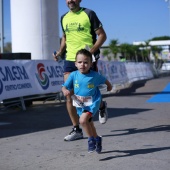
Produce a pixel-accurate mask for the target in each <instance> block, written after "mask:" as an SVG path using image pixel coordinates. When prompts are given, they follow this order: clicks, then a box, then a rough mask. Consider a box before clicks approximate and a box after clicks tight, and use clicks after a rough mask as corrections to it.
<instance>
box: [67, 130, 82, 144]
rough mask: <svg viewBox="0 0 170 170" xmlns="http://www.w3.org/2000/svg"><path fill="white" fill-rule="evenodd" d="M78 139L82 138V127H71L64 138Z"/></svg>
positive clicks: (68, 139) (69, 139)
mask: <svg viewBox="0 0 170 170" xmlns="http://www.w3.org/2000/svg"><path fill="white" fill-rule="evenodd" d="M78 139H83V132H82V129H78V130H76V129H75V128H73V130H72V131H71V132H70V133H69V135H67V136H66V137H65V138H64V141H73V140H78Z"/></svg>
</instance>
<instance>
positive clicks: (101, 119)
mask: <svg viewBox="0 0 170 170" xmlns="http://www.w3.org/2000/svg"><path fill="white" fill-rule="evenodd" d="M103 104H104V107H103V109H99V122H100V123H101V124H104V123H106V122H107V119H108V112H107V103H106V101H103Z"/></svg>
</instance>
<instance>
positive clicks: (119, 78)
mask: <svg viewBox="0 0 170 170" xmlns="http://www.w3.org/2000/svg"><path fill="white" fill-rule="evenodd" d="M63 64H64V61H60V62H54V61H52V60H1V61H0V102H2V101H3V100H6V99H13V98H19V100H21V103H23V100H24V98H25V100H26V99H29V96H30V98H31V99H34V98H36V97H37V96H36V95H46V94H51V93H55V94H56V93H59V92H61V85H62V84H63V82H64V81H63ZM98 69H99V73H100V74H102V75H104V76H106V77H107V79H108V80H109V81H110V82H111V83H112V85H113V90H115V88H116V86H117V85H120V84H121V85H126V84H130V83H133V82H134V81H138V80H146V79H151V78H153V77H154V73H153V69H152V65H151V64H149V63H133V62H129V63H126V62H113V61H111V62H109V61H102V60H99V61H98ZM22 107H23V109H25V108H24V105H23V104H22Z"/></svg>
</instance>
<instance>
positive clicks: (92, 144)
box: [88, 137, 96, 153]
mask: <svg viewBox="0 0 170 170" xmlns="http://www.w3.org/2000/svg"><path fill="white" fill-rule="evenodd" d="M95 149H96V141H95V139H94V138H93V137H91V138H89V139H88V153H92V152H94V151H95Z"/></svg>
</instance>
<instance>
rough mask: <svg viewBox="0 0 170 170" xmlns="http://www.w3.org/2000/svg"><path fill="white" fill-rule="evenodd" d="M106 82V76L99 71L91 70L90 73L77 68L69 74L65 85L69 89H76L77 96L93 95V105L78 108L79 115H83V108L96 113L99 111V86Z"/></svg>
mask: <svg viewBox="0 0 170 170" xmlns="http://www.w3.org/2000/svg"><path fill="white" fill-rule="evenodd" d="M105 82H106V78H105V77H104V76H102V75H100V74H99V73H98V72H95V71H92V70H90V72H89V73H87V74H82V73H80V72H79V71H78V70H77V71H74V72H72V73H71V74H70V75H69V77H68V79H67V81H66V82H65V83H64V85H63V86H65V87H66V88H67V89H69V90H71V89H74V94H75V95H77V96H83V97H87V96H91V97H92V105H90V106H86V107H85V108H83V109H82V108H77V110H78V114H79V115H81V113H82V111H83V110H88V111H89V112H91V113H92V114H93V115H94V114H95V113H96V112H97V111H98V109H99V106H100V102H101V94H100V91H99V88H98V86H99V85H101V84H105Z"/></svg>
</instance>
